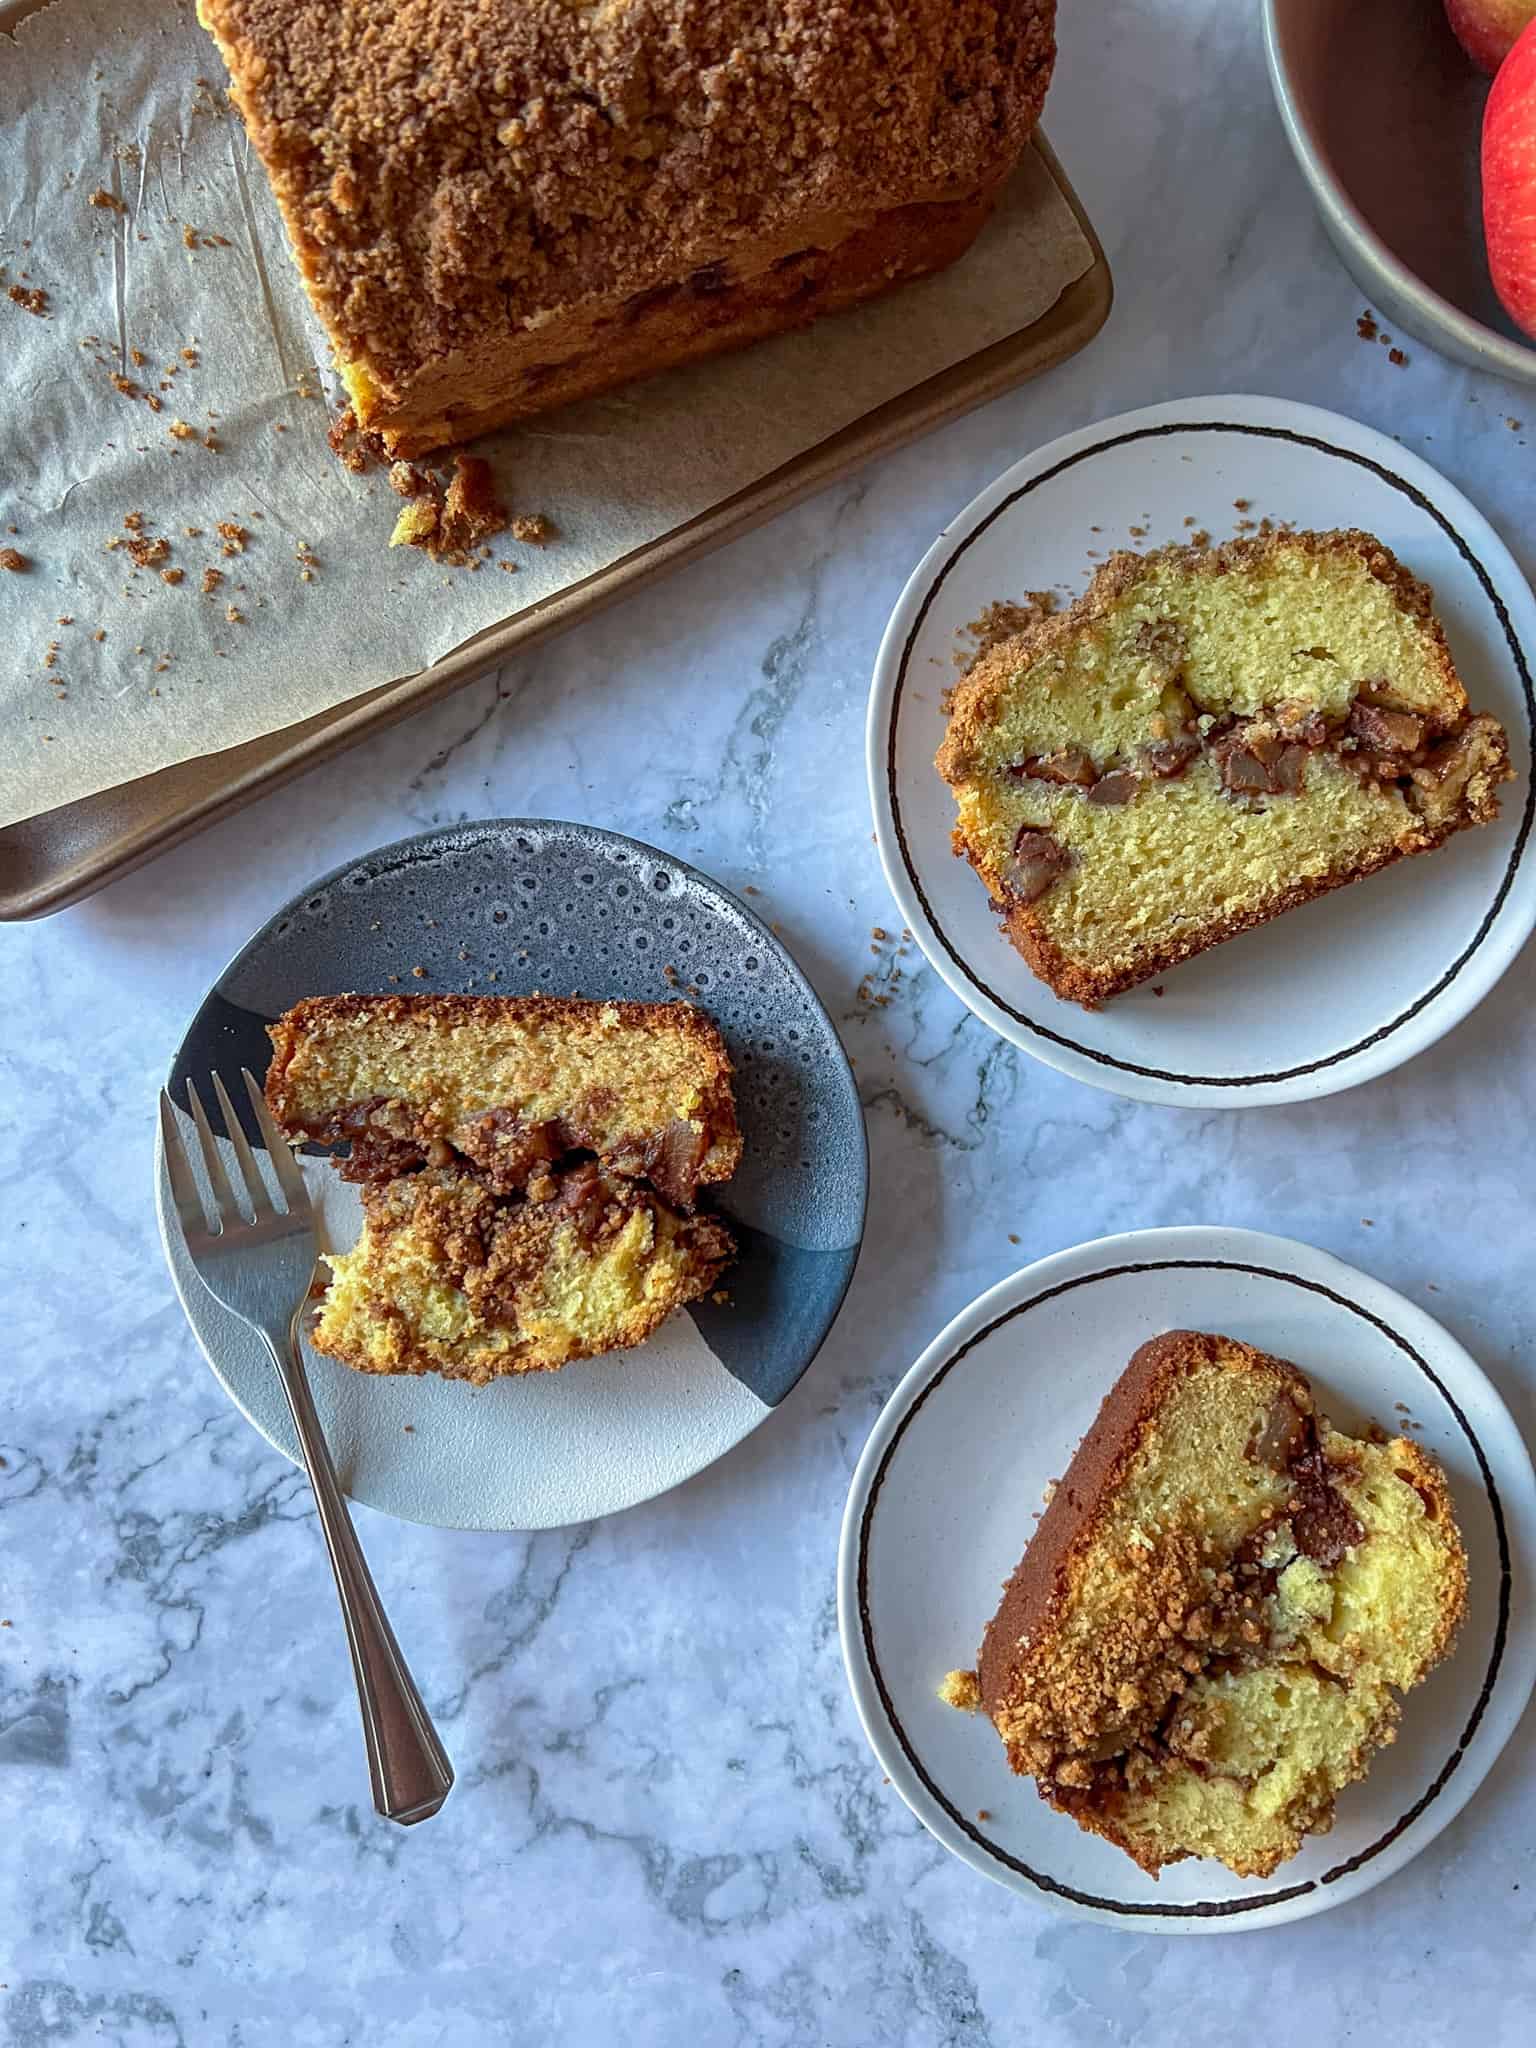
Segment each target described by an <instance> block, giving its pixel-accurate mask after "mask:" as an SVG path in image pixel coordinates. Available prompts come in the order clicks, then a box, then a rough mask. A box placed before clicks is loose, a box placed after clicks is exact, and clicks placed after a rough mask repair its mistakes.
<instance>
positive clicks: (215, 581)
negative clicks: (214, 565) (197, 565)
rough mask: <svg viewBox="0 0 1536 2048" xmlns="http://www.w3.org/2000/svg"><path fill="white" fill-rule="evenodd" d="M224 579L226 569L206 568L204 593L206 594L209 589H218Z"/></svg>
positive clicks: (204, 572)
mask: <svg viewBox="0 0 1536 2048" xmlns="http://www.w3.org/2000/svg"><path fill="white" fill-rule="evenodd" d="M223 581H224V571H223V570H222V569H205V570H204V571H203V591H204V594H205V595H206V594H207V593H208V592H209V591H212V590H217V589H218V587H219V585H220V584H221V583H222V582H223Z"/></svg>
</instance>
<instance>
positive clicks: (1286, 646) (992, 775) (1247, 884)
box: [939, 535, 1508, 1000]
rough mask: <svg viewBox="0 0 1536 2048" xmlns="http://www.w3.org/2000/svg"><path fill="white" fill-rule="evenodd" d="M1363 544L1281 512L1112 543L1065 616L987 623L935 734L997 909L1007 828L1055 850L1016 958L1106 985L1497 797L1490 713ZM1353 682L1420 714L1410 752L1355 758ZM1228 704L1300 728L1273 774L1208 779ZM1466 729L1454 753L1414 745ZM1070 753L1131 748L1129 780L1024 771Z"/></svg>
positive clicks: (1245, 716)
mask: <svg viewBox="0 0 1536 2048" xmlns="http://www.w3.org/2000/svg"><path fill="white" fill-rule="evenodd" d="M1371 545H1372V544H1369V542H1368V537H1366V536H1348V535H1294V536H1276V537H1274V538H1273V539H1271V540H1269V541H1267V542H1265V543H1264V544H1262V545H1259V544H1250V545H1246V546H1245V545H1244V544H1238V546H1237V547H1235V548H1231V549H1229V550H1226V551H1208V552H1204V553H1202V552H1201V551H1197V550H1193V549H1186V548H1176V549H1169V550H1165V551H1163V552H1161V553H1159V554H1155V555H1152V556H1149V557H1145V558H1137V557H1132V556H1124V557H1120V558H1118V562H1117V564H1114V565H1110V567H1109V568H1107V569H1106V571H1105V572H1103V574H1102V575H1101V578H1100V580H1099V584H1098V586H1097V593H1095V592H1090V594H1089V597H1088V598H1087V599H1085V600H1084V601H1083V604H1082V606H1080V607H1079V608H1078V615H1077V616H1075V617H1073V619H1072V621H1071V623H1070V625H1069V626H1064V625H1063V622H1062V621H1051V622H1048V624H1047V626H1046V628H1045V629H1044V630H1039V631H1036V632H1034V633H1031V634H1028V635H1025V636H1023V637H1021V638H1020V639H1018V640H1016V641H1013V642H1004V643H1003V644H1001V645H1000V646H998V647H996V648H994V649H993V650H991V651H990V652H989V653H988V654H987V655H985V656H984V657H983V658H982V660H981V662H980V663H979V664H978V667H977V671H976V674H975V676H974V678H973V679H972V680H970V681H968V682H967V683H966V684H963V685H962V686H961V688H960V690H959V691H958V692H957V696H956V703H955V711H954V717H953V720H952V723H951V729H950V737H949V739H948V740H947V741H946V744H945V747H944V749H943V750H942V751H941V753H940V756H939V767H940V771H941V773H943V774H944V775H945V776H946V778H947V779H948V780H949V781H950V782H951V783H952V785H953V787H954V793H955V800H956V807H957V831H956V845H957V850H959V851H962V852H964V853H966V854H967V855H968V856H969V857H970V859H971V860H972V861H973V863H974V864H975V865H976V866H977V868H978V869H979V870H980V872H981V874H982V876H983V879H984V880H985V881H986V883H987V886H988V889H989V891H990V893H991V894H992V896H993V897H994V899H995V900H996V901H997V902H998V903H999V904H1000V905H1001V906H1002V907H1003V908H1005V909H1008V908H1010V907H1013V906H1014V903H1015V899H1016V897H1018V896H1019V893H1020V892H1019V888H1018V883H1019V875H1018V867H1017V863H1016V862H1015V860H1014V858H1013V856H1014V853H1015V849H1016V848H1017V847H1018V846H1019V845H1020V844H1021V841H1020V835H1021V833H1025V832H1027V831H1030V830H1035V831H1044V832H1046V833H1048V834H1049V835H1051V839H1052V840H1053V841H1054V842H1055V844H1056V846H1058V847H1060V848H1061V849H1063V850H1064V854H1065V858H1064V860H1063V861H1062V863H1061V866H1060V871H1059V873H1057V874H1056V875H1054V876H1053V877H1052V879H1051V880H1050V882H1049V885H1048V886H1046V887H1045V888H1044V889H1043V891H1041V892H1040V893H1039V894H1038V895H1032V894H1031V893H1030V890H1029V887H1028V886H1027V885H1026V886H1025V887H1024V889H1023V891H1022V902H1023V904H1024V905H1025V906H1027V916H1026V918H1025V920H1024V922H1025V923H1026V924H1027V925H1028V927H1029V928H1030V930H1031V931H1032V932H1033V933H1034V934H1036V935H1037V936H1038V940H1039V942H1040V945H1041V946H1042V947H1043V949H1044V958H1042V957H1040V956H1039V954H1038V952H1031V951H1030V948H1029V946H1028V945H1027V944H1026V945H1025V950H1026V952H1027V953H1029V956H1030V958H1031V962H1032V964H1034V965H1035V966H1036V967H1037V971H1040V972H1042V973H1045V974H1046V978H1047V979H1055V978H1056V977H1054V976H1053V975H1052V973H1051V972H1050V956H1051V955H1052V953H1053V952H1054V953H1056V954H1058V955H1059V956H1060V958H1061V959H1062V961H1064V962H1065V963H1067V968H1066V974H1067V978H1068V979H1071V978H1072V977H1073V975H1074V974H1075V977H1076V981H1077V983H1078V985H1077V986H1074V987H1066V988H1061V989H1060V992H1062V993H1068V994H1071V995H1073V996H1074V997H1075V998H1076V999H1077V1000H1085V999H1087V1000H1091V999H1092V996H1093V993H1094V990H1095V988H1097V989H1098V990H1099V991H1100V992H1102V993H1113V992H1114V990H1115V989H1116V988H1117V987H1122V986H1128V985H1130V984H1131V983H1133V982H1134V981H1135V980H1137V979H1141V978H1144V975H1145V973H1146V972H1147V971H1153V970H1155V969H1156V968H1158V967H1161V966H1166V965H1169V964H1172V963H1173V962H1174V961H1175V960H1176V959H1178V958H1179V957H1182V956H1183V955H1184V954H1187V953H1188V952H1190V951H1196V950H1199V949H1200V947H1201V946H1203V945H1205V944H1210V943H1213V942H1214V940H1215V939H1218V938H1221V937H1224V936H1227V935H1229V934H1230V933H1231V932H1232V931H1233V930H1236V929H1242V928H1244V927H1245V926H1247V925H1250V924H1253V923H1256V922H1260V921H1262V919H1263V918H1264V917H1265V916H1267V915H1271V914H1273V913H1274V912H1275V911H1276V910H1278V909H1282V908H1285V907H1287V905H1288V904H1289V903H1292V902H1297V901H1302V900H1305V898H1306V897H1307V896H1308V895H1312V894H1317V893H1319V892H1320V891H1321V890H1322V889H1324V888H1327V887H1330V886H1332V885H1333V884H1334V883H1336V882H1337V881H1339V880H1341V879H1349V878H1350V877H1352V876H1355V875H1359V874H1364V873H1368V872H1370V871H1371V870H1372V869H1373V868H1376V867H1379V866H1382V865H1384V864H1385V863H1386V862H1387V861H1389V860H1391V859H1394V858H1396V857H1397V856H1398V855H1399V854H1401V853H1405V852H1415V851H1420V850H1424V849H1426V848H1427V847H1428V846H1430V845H1432V844H1435V843H1437V841H1438V839H1439V838H1441V837H1443V836H1445V833H1446V832H1447V831H1448V830H1450V829H1453V828H1454V827H1455V826H1456V825H1458V824H1464V823H1475V822H1483V821H1485V820H1486V819H1487V818H1489V817H1491V816H1493V815H1494V814H1495V812H1496V808H1497V806H1496V801H1495V798H1494V794H1493V792H1494V788H1495V786H1496V785H1497V783H1498V782H1499V781H1500V780H1502V779H1504V778H1505V776H1506V775H1507V772H1508V770H1507V749H1506V746H1505V742H1504V738H1503V735H1502V733H1501V732H1500V730H1499V728H1498V727H1497V725H1496V723H1495V722H1494V721H1493V720H1492V719H1481V720H1476V719H1473V720H1469V718H1468V706H1467V700H1466V695H1465V692H1464V691H1463V689H1462V687H1461V684H1460V682H1459V681H1458V679H1457V676H1456V672H1455V669H1454V666H1453V665H1452V663H1451V660H1450V656H1449V653H1448V651H1447V649H1446V645H1445V641H1444V638H1443V635H1442V634H1441V633H1440V630H1439V628H1438V626H1437V625H1436V624H1435V622H1434V620H1433V617H1432V615H1431V614H1430V613H1429V611H1428V609H1427V592H1424V591H1423V587H1422V586H1419V585H1414V584H1413V583H1412V580H1411V579H1408V578H1406V577H1404V576H1403V575H1402V572H1400V571H1397V569H1396V565H1395V564H1393V565H1392V567H1391V571H1389V572H1388V573H1386V574H1382V573H1378V572H1377V570H1376V569H1374V568H1373V566H1372V557H1371V554H1370V551H1369V550H1370V546H1371ZM1405 591H1407V592H1409V593H1411V594H1412V601H1408V600H1407V598H1406V597H1405ZM1421 599H1422V600H1423V601H1422V602H1421V601H1420V600H1421ZM1362 693H1363V694H1364V695H1365V697H1366V698H1367V699H1368V701H1369V703H1370V704H1371V705H1373V706H1376V707H1379V708H1385V709H1392V710H1398V711H1405V712H1409V713H1412V714H1415V715H1416V718H1417V720H1418V721H1419V722H1420V724H1421V727H1422V734H1423V741H1424V745H1423V747H1422V748H1421V749H1420V750H1419V754H1418V755H1417V756H1416V757H1415V760H1414V762H1413V763H1410V762H1409V760H1408V759H1407V758H1406V757H1405V758H1404V759H1403V760H1401V761H1393V762H1388V763H1386V764H1384V767H1385V772H1383V773H1382V774H1381V775H1379V776H1377V775H1372V774H1364V773H1362V772H1361V770H1362V767H1363V766H1364V765H1365V756H1364V754H1363V752H1362V747H1361V743H1360V742H1359V741H1357V739H1356V738H1355V737H1354V736H1353V734H1352V732H1351V730H1350V726H1349V721H1350V718H1351V713H1352V709H1353V707H1354V706H1355V704H1356V701H1357V699H1360V698H1361V697H1362ZM1248 720H1253V721H1255V722H1256V723H1255V726H1254V728H1253V729H1254V730H1255V731H1259V732H1262V733H1264V734H1266V735H1278V736H1279V739H1280V740H1282V741H1289V740H1293V739H1295V738H1297V737H1298V736H1299V735H1300V734H1302V733H1305V734H1306V735H1307V743H1306V745H1305V747H1304V748H1301V749H1299V750H1298V753H1297V756H1296V758H1297V759H1298V761H1300V762H1301V766H1300V768H1299V770H1298V773H1297V776H1296V778H1295V779H1296V781H1297V782H1298V785H1299V786H1298V788H1297V789H1296V790H1295V791H1294V792H1293V793H1292V792H1287V793H1272V792H1261V793H1256V794H1253V795H1251V796H1246V797H1236V798H1235V797H1234V793H1233V792H1232V791H1231V790H1230V789H1229V788H1224V786H1223V776H1222V770H1221V766H1220V749H1219V742H1220V738H1221V735H1222V734H1223V732H1226V731H1230V730H1232V728H1233V727H1234V725H1235V724H1238V723H1241V722H1243V721H1248ZM1409 729H1410V730H1411V729H1412V727H1411V725H1410V728H1409ZM1463 732H1464V734H1465V745H1466V748H1467V753H1466V758H1465V759H1462V758H1461V757H1460V756H1458V757H1457V759H1456V761H1455V762H1454V764H1451V763H1450V756H1449V753H1448V752H1447V751H1446V750H1445V749H1443V748H1442V750H1441V752H1439V753H1436V752H1435V751H1434V749H1435V746H1436V743H1437V742H1438V741H1440V740H1442V739H1443V738H1444V736H1446V735H1451V734H1456V733H1463ZM1186 737H1187V739H1188V741H1189V745H1190V750H1191V752H1192V753H1193V755H1194V758H1193V759H1192V760H1191V761H1190V762H1189V763H1188V764H1187V765H1181V766H1180V767H1179V768H1178V770H1177V771H1176V772H1175V773H1173V774H1170V775H1167V776H1161V775H1158V774H1155V773H1151V772H1147V766H1146V764H1147V762H1148V759H1149V754H1148V749H1149V748H1155V747H1156V746H1157V745H1158V744H1159V743H1162V744H1164V745H1166V744H1167V743H1168V742H1169V741H1170V740H1171V739H1172V740H1177V741H1180V742H1181V743H1182V741H1183V740H1184V739H1185V738H1186ZM1206 743H1210V744H1206ZM1084 759H1086V763H1087V764H1088V765H1087V766H1085V767H1083V768H1082V769H1081V773H1082V776H1083V778H1084V780H1085V781H1086V782H1091V781H1092V779H1093V778H1094V777H1095V776H1103V775H1106V774H1110V773H1112V772H1113V771H1116V770H1120V769H1129V770H1130V771H1132V773H1131V777H1130V778H1129V779H1128V786H1129V787H1130V789H1131V793H1130V795H1129V798H1128V800H1123V801H1115V802H1102V803H1101V802H1100V801H1099V800H1098V798H1097V796H1095V797H1093V798H1090V797H1089V796H1088V795H1087V794H1086V791H1085V787H1084V786H1074V785H1072V784H1065V783H1062V782H1057V781H1052V780H1050V779H1046V778H1047V776H1048V775H1049V773H1050V772H1051V770H1050V768H1049V765H1047V767H1046V770H1045V772H1044V774H1042V773H1041V772H1039V764H1041V763H1045V764H1050V763H1051V762H1053V761H1054V762H1057V763H1060V762H1061V761H1063V760H1074V761H1077V762H1082V761H1084ZM1426 761H1428V762H1431V763H1432V764H1433V766H1432V767H1430V766H1426V765H1424V763H1425V762H1426ZM1448 765H1451V766H1453V767H1454V772H1453V773H1446V772H1444V771H1445V769H1446V768H1447V766H1448ZM1415 769H1417V772H1416V773H1415ZM1399 771H1400V772H1399ZM1023 843H1024V844H1026V845H1027V844H1028V843H1029V842H1028V841H1025V842H1023Z"/></svg>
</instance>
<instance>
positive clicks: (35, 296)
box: [5, 245, 48, 320]
mask: <svg viewBox="0 0 1536 2048" xmlns="http://www.w3.org/2000/svg"><path fill="white" fill-rule="evenodd" d="M23 246H25V245H23ZM5 295H6V297H7V298H8V299H11V300H12V301H14V303H15V304H16V305H18V306H20V307H21V308H22V309H23V310H24V311H25V312H28V313H35V314H36V315H37V317H38V319H39V320H46V319H47V317H48V294H47V293H46V292H45V291H44V290H43V288H42V286H41V285H36V284H34V285H22V284H9V285H7V286H6V288H5Z"/></svg>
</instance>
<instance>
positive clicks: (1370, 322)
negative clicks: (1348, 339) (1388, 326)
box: [1355, 307, 1381, 341]
mask: <svg viewBox="0 0 1536 2048" xmlns="http://www.w3.org/2000/svg"><path fill="white" fill-rule="evenodd" d="M1355 332H1356V334H1358V335H1359V337H1360V339H1361V340H1362V341H1374V340H1375V339H1376V337H1377V335H1378V334H1379V333H1380V332H1381V330H1380V328H1379V327H1378V326H1377V325H1376V316H1375V314H1374V313H1373V312H1372V311H1371V310H1370V308H1369V307H1367V308H1366V310H1365V311H1364V312H1363V313H1362V314H1361V315H1360V318H1359V319H1358V320H1357V321H1356V322H1355Z"/></svg>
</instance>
